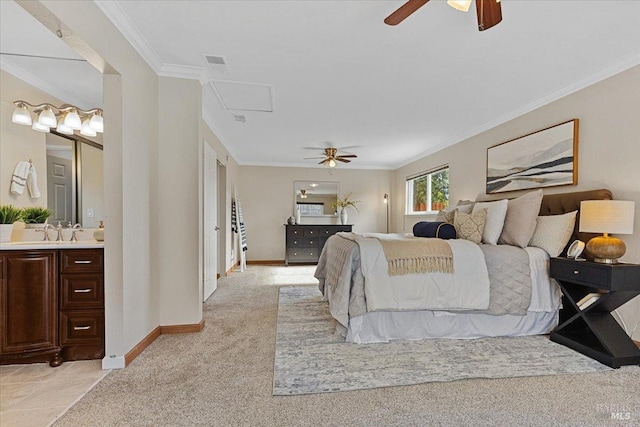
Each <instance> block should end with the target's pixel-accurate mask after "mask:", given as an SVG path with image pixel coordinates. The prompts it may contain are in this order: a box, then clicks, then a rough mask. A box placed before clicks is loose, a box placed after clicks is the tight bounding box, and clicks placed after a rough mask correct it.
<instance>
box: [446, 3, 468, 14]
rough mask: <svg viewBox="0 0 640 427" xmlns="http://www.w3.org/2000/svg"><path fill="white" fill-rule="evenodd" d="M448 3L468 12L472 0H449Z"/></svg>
mask: <svg viewBox="0 0 640 427" xmlns="http://www.w3.org/2000/svg"><path fill="white" fill-rule="evenodd" d="M447 4H448V5H449V6H451V7H452V8H454V9H455V10H459V11H461V12H467V11H468V10H469V7H470V6H471V0H448V1H447Z"/></svg>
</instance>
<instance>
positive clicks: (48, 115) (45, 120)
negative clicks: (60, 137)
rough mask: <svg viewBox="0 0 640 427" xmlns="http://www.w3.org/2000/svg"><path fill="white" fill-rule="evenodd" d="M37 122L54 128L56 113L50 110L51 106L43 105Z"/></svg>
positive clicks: (56, 122)
mask: <svg viewBox="0 0 640 427" xmlns="http://www.w3.org/2000/svg"><path fill="white" fill-rule="evenodd" d="M38 123H39V124H40V125H42V126H47V127H50V128H54V127H56V126H57V124H58V121H57V120H56V115H55V114H53V111H51V107H49V106H48V105H47V106H45V107H44V109H43V110H42V112H41V113H40V116H39V117H38Z"/></svg>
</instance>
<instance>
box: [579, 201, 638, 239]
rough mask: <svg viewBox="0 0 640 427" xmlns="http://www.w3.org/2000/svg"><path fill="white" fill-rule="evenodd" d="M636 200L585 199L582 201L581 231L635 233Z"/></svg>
mask: <svg viewBox="0 0 640 427" xmlns="http://www.w3.org/2000/svg"><path fill="white" fill-rule="evenodd" d="M635 205H636V204H635V202H629V201H623V200H585V201H583V202H581V203H580V232H585V233H608V234H633V219H634V215H635Z"/></svg>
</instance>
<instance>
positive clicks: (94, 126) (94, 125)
mask: <svg viewBox="0 0 640 427" xmlns="http://www.w3.org/2000/svg"><path fill="white" fill-rule="evenodd" d="M89 126H90V127H91V130H93V131H95V132H100V133H102V132H104V120H103V119H102V116H101V115H100V114H98V113H95V114H94V115H93V116H91V120H90V121H89Z"/></svg>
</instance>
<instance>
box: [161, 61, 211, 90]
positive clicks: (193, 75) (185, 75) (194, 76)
mask: <svg viewBox="0 0 640 427" xmlns="http://www.w3.org/2000/svg"><path fill="white" fill-rule="evenodd" d="M158 75H159V76H163V77H175V78H178V79H187V80H198V81H199V82H200V84H201V85H203V86H204V85H205V84H207V81H208V76H207V75H206V73H205V72H204V69H203V68H202V67H193V66H191V65H176V64H163V65H162V67H161V68H160V71H159V72H158Z"/></svg>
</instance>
